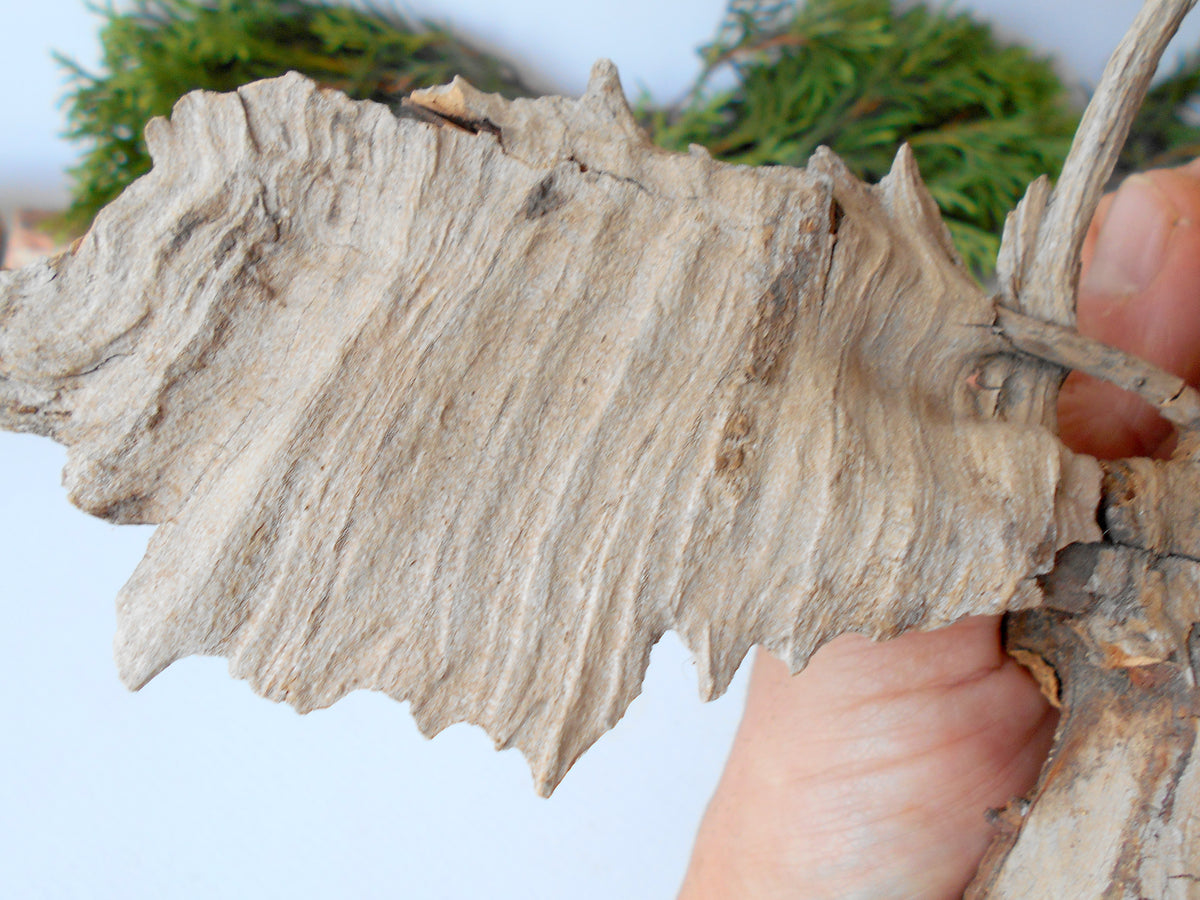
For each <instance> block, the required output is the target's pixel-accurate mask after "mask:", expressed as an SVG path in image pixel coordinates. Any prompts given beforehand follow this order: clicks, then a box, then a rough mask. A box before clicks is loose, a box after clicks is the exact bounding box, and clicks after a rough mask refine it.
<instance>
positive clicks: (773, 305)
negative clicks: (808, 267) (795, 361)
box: [746, 263, 802, 384]
mask: <svg viewBox="0 0 1200 900" xmlns="http://www.w3.org/2000/svg"><path fill="white" fill-rule="evenodd" d="M801 282H802V278H801V273H800V271H799V266H798V265H797V264H795V263H793V264H789V265H788V267H787V268H785V269H784V270H783V271H782V272H780V273H779V274H778V275H777V276H776V277H775V280H774V281H773V282H771V286H770V287H769V288H767V290H766V293H764V294H763V295H762V297H760V298H759V300H758V315H757V316H756V318H755V322H754V330H753V332H752V334H751V339H750V362H749V364H748V365H747V366H746V374H747V376H748V377H749V378H750V380H752V381H758V382H762V383H763V384H770V383H772V382H773V381H775V380H776V378H778V376H779V374H780V372H781V371H782V369H783V365H782V362H783V361H784V359H785V358H786V356H787V351H788V350H789V349H790V348H791V346H792V344H793V343H795V339H796V316H797V308H798V305H799V293H800V284H801Z"/></svg>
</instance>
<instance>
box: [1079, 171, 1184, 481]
mask: <svg viewBox="0 0 1200 900" xmlns="http://www.w3.org/2000/svg"><path fill="white" fill-rule="evenodd" d="M1078 327H1079V330H1080V331H1081V332H1082V333H1083V334H1086V335H1088V336H1090V337H1093V338H1096V339H1097V340H1100V341H1103V342H1104V343H1106V344H1110V345H1111V346H1114V347H1118V348H1120V349H1122V350H1125V351H1126V352H1129V353H1133V354H1134V355H1136V356H1140V357H1142V358H1143V359H1146V360H1149V361H1150V362H1153V363H1155V364H1157V365H1159V366H1161V367H1163V368H1164V369H1167V370H1169V371H1171V372H1173V373H1175V374H1176V375H1179V376H1181V377H1183V378H1185V379H1187V380H1188V381H1189V382H1191V383H1195V382H1196V381H1197V380H1200V160H1197V161H1196V162H1193V163H1191V164H1189V165H1187V166H1184V167H1182V168H1180V169H1161V170H1157V171H1152V172H1147V173H1145V174H1139V175H1132V176H1130V177H1129V178H1127V179H1126V180H1125V182H1124V183H1123V184H1122V185H1121V188H1120V190H1118V191H1117V193H1116V194H1115V195H1111V196H1109V197H1106V198H1105V199H1104V200H1103V201H1102V202H1101V204H1100V207H1099V209H1098V210H1097V213H1096V217H1095V219H1094V220H1093V222H1092V227H1091V230H1090V232H1089V234H1088V237H1087V240H1086V242H1085V244H1084V250H1083V275H1082V278H1081V279H1080V285H1079V305H1078ZM1059 427H1060V431H1061V434H1062V437H1063V440H1064V441H1065V442H1066V443H1067V444H1068V445H1069V446H1070V447H1072V448H1073V449H1075V450H1078V451H1080V452H1083V453H1089V454H1092V455H1093V456H1097V457H1100V458H1114V457H1121V456H1150V455H1155V454H1156V453H1162V452H1164V451H1165V450H1167V449H1169V446H1170V442H1171V438H1172V431H1171V426H1170V425H1168V424H1167V423H1166V422H1165V421H1164V420H1163V419H1162V418H1160V417H1159V416H1158V414H1157V413H1156V412H1155V411H1154V410H1153V408H1152V407H1150V406H1149V405H1148V404H1146V403H1145V402H1144V401H1142V400H1140V399H1138V398H1137V397H1134V396H1133V395H1132V394H1128V393H1126V392H1124V391H1121V390H1119V389H1118V388H1115V387H1113V386H1111V385H1108V384H1104V383H1100V382H1097V381H1095V380H1093V379H1091V378H1088V377H1087V376H1083V375H1080V374H1079V373H1072V374H1071V375H1070V377H1068V379H1067V381H1066V383H1065V384H1064V385H1063V390H1062V393H1061V394H1060V396H1059Z"/></svg>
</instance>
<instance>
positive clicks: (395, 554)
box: [0, 64, 1100, 791]
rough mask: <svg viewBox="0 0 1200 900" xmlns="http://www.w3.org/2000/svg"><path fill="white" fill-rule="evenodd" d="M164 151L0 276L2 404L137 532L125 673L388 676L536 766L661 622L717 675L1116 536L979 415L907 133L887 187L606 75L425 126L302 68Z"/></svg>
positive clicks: (559, 756) (1078, 496)
mask: <svg viewBox="0 0 1200 900" xmlns="http://www.w3.org/2000/svg"><path fill="white" fill-rule="evenodd" d="M148 140H149V143H150V148H151V152H152V154H153V156H154V158H155V168H154V170H153V172H152V173H151V174H150V175H148V176H147V177H145V178H144V179H142V180H141V181H139V182H138V183H137V184H136V185H134V186H133V187H132V188H131V189H130V190H129V191H127V192H126V193H125V194H124V195H123V196H122V197H121V198H120V199H119V200H118V201H117V202H116V203H114V204H113V205H112V206H111V207H110V208H109V209H108V210H106V211H105V212H104V214H103V215H102V216H101V217H100V218H99V219H98V220H97V222H96V225H95V226H94V228H93V229H92V230H91V232H90V233H89V234H88V235H87V236H86V237H85V238H84V240H83V241H82V243H81V244H80V245H79V247H78V248H77V250H76V251H75V252H74V253H72V254H67V255H64V256H61V257H57V258H55V259H53V260H51V261H49V262H47V263H45V264H44V265H40V266H32V267H30V268H27V269H24V270H20V271H17V272H13V273H5V274H0V325H2V327H3V332H2V333H0V376H2V378H3V380H0V397H3V402H4V405H3V407H2V408H0V424H3V425H4V426H5V427H7V428H13V429H18V430H27V431H34V432H37V433H41V434H46V435H49V436H51V437H53V438H55V439H56V440H59V441H60V442H62V443H64V444H66V445H67V446H68V447H69V448H70V455H69V462H68V467H67V472H66V482H67V485H68V488H69V490H70V494H71V498H72V500H73V501H74V502H75V503H77V504H78V505H80V506H81V507H83V508H84V509H86V510H88V511H90V512H93V513H95V514H97V515H100V516H103V517H105V518H108V519H111V520H113V521H118V522H156V523H161V525H160V528H159V529H158V531H157V532H156V533H155V535H154V537H153V538H152V540H151V545H150V549H149V551H148V553H147V556H146V559H145V561H144V562H143V563H142V564H141V565H140V566H139V568H138V570H137V571H136V572H135V573H134V575H133V578H132V579H131V580H130V582H129V583H128V584H127V585H126V587H125V589H124V590H123V591H122V593H121V596H120V597H119V599H118V615H119V620H118V635H117V660H118V665H119V668H120V671H121V675H122V677H123V678H124V679H125V681H126V682H127V683H128V684H130V685H131V686H133V687H137V686H140V685H141V684H144V683H145V682H146V681H147V680H148V679H150V678H151V677H153V676H154V675H155V674H156V673H157V672H159V671H161V670H162V669H163V668H164V667H165V666H167V665H169V664H170V663H171V662H172V661H173V660H175V659H178V658H179V657H181V656H184V655H188V654H192V653H203V654H218V655H223V656H226V657H228V658H229V660H230V668H231V671H232V672H233V673H234V674H235V675H237V676H239V677H243V678H246V679H247V680H249V681H250V682H251V684H252V685H253V686H254V687H255V689H256V690H258V691H260V692H261V693H263V694H264V695H266V696H268V697H272V698H275V699H280V700H287V701H289V702H290V703H292V704H294V705H295V706H296V707H297V708H299V709H301V710H307V709H312V708H314V707H319V706H324V705H328V704H329V703H332V702H334V701H335V700H336V699H338V698H339V697H340V696H342V695H343V694H345V693H347V692H348V691H351V690H354V689H356V688H374V689H378V690H383V691H386V692H387V693H389V694H391V695H392V696H395V697H397V698H398V699H404V700H410V701H411V702H412V710H413V714H414V716H415V717H416V718H417V721H418V723H419V724H420V726H421V727H422V729H423V730H425V731H427V732H436V731H437V730H439V729H441V728H444V727H445V726H447V725H449V724H451V723H453V722H456V721H460V720H463V719H465V720H468V721H472V722H476V723H478V724H480V725H482V726H483V727H484V728H485V729H486V730H487V731H488V733H489V734H491V735H492V737H493V738H494V739H495V740H496V741H497V743H498V744H499V745H502V746H504V745H515V746H518V747H520V748H521V749H522V750H523V751H524V752H525V753H526V755H527V757H529V759H530V761H531V764H532V766H533V769H534V773H535V777H536V780H537V783H538V786H539V788H540V789H542V790H544V791H548V790H550V789H551V788H552V787H553V786H554V785H555V784H556V783H557V782H558V781H559V780H560V778H561V777H562V775H563V774H564V772H565V771H566V769H567V767H568V766H569V765H570V764H571V762H573V761H574V760H575V759H576V758H577V756H578V755H579V754H580V753H581V752H582V751H583V750H584V749H585V748H586V747H587V746H589V745H590V744H591V743H592V742H593V741H594V740H595V739H596V737H598V736H599V735H600V734H601V733H602V732H603V731H604V730H606V729H607V728H609V727H611V726H612V724H613V723H614V722H615V721H616V720H617V719H618V718H619V717H620V716H621V714H622V713H623V712H624V710H625V708H626V707H627V705H628V704H629V702H630V700H631V699H632V698H633V697H634V696H635V695H636V694H637V692H638V689H639V686H640V684H641V679H642V676H643V673H644V671H645V667H646V664H647V660H648V656H649V652H650V648H651V646H652V645H653V644H654V642H655V641H657V640H658V638H659V637H660V636H661V635H662V633H663V632H664V631H665V630H666V629H668V628H673V629H675V630H677V631H678V632H679V633H680V634H681V635H682V636H683V639H684V641H685V642H686V643H687V645H688V646H689V647H690V648H691V650H692V651H693V653H694V654H695V656H696V659H697V662H698V666H699V669H700V677H701V682H702V691H703V693H704V694H705V695H706V696H713V695H716V694H718V693H720V692H721V691H722V690H723V689H724V688H725V686H726V685H727V684H728V682H729V679H730V678H731V677H732V675H733V673H734V670H735V669H736V667H737V666H738V664H739V663H740V661H741V659H742V657H743V656H744V654H745V653H746V650H747V649H748V648H749V647H750V646H751V645H752V644H755V643H761V644H765V645H766V646H767V647H769V648H771V649H772V650H774V651H775V652H776V653H778V654H779V655H781V656H782V657H784V658H785V659H788V660H790V661H791V664H792V666H793V667H794V668H798V667H800V666H802V665H803V663H804V661H805V660H806V659H807V658H808V656H809V655H810V654H811V653H812V652H813V650H814V649H815V648H816V647H817V646H818V645H819V644H821V643H822V642H823V641H825V640H827V639H829V638H831V637H833V636H835V635H837V634H840V633H842V632H845V631H861V632H865V633H867V634H871V635H873V636H876V637H885V636H889V635H893V634H896V633H899V632H900V631H903V630H905V629H908V628H918V627H932V626H935V625H939V624H943V623H946V622H949V621H952V620H954V619H956V618H958V617H960V616H963V615H966V614H970V613H981V612H1000V611H1003V610H1005V609H1012V608H1020V607H1024V606H1029V605H1031V604H1033V603H1036V602H1037V601H1038V599H1039V591H1038V589H1037V582H1036V578H1037V576H1038V575H1040V574H1043V573H1045V572H1047V571H1048V570H1049V569H1050V567H1051V565H1052V563H1053V559H1054V555H1055V552H1056V551H1057V550H1058V549H1060V548H1061V547H1063V546H1066V545H1068V544H1070V543H1072V542H1076V541H1080V540H1089V539H1095V538H1097V537H1098V536H1099V532H1098V529H1097V528H1096V525H1095V522H1094V510H1095V508H1096V504H1097V502H1098V497H1099V481H1100V471H1099V468H1098V467H1097V466H1096V465H1095V463H1094V462H1093V461H1091V460H1089V459H1087V458H1081V457H1077V456H1074V455H1073V454H1071V453H1069V452H1068V451H1066V450H1065V448H1063V447H1062V446H1061V445H1060V444H1059V443H1058V441H1057V440H1056V439H1055V438H1054V437H1053V436H1052V435H1051V434H1050V433H1049V432H1047V431H1045V430H1043V429H1041V428H1039V427H1036V426H1027V425H1023V424H1021V423H1019V422H1015V421H1007V422H1001V421H999V420H998V419H996V418H995V417H994V416H993V415H992V413H991V410H990V408H989V406H988V396H987V395H988V394H989V392H990V390H991V389H990V388H989V387H988V386H987V385H985V384H983V383H982V382H981V381H980V378H979V373H980V371H981V367H982V366H983V365H984V364H985V361H988V360H991V359H994V358H995V357H997V356H1008V357H1009V358H1010V360H1011V359H1013V357H1012V353H1011V351H1010V350H1009V349H1008V346H1007V344H1006V343H1005V341H1004V340H1003V339H1002V338H1001V337H1000V336H998V335H996V334H995V333H994V332H993V331H992V329H991V324H992V321H993V318H994V312H993V309H992V303H991V300H990V299H989V298H988V297H986V296H985V295H984V294H983V292H982V291H981V290H980V289H979V288H978V287H977V286H976V285H975V283H974V282H973V281H972V279H971V278H970V276H969V275H968V273H966V272H965V271H964V270H963V268H962V267H961V265H960V264H959V262H958V260H957V258H956V256H955V254H954V251H953V248H952V246H951V244H950V241H949V238H948V236H947V233H946V231H945V229H944V227H943V225H942V223H941V221H940V218H939V216H938V213H937V210H936V207H935V205H934V203H933V201H932V199H931V198H930V197H929V196H928V194H927V192H926V191H925V190H924V188H923V186H922V185H921V183H920V181H919V179H918V177H917V173H916V169H915V166H914V165H913V162H912V158H911V155H910V154H909V152H908V151H907V150H906V149H904V150H901V152H900V154H899V156H898V157H897V162H896V166H895V168H894V170H893V172H892V173H891V175H889V176H888V177H887V178H886V179H885V180H884V181H883V182H882V183H881V184H880V185H879V186H877V187H867V186H864V185H862V184H860V183H858V182H857V181H855V180H854V179H853V178H851V177H850V176H849V174H848V173H847V172H846V170H845V169H844V167H843V166H842V165H841V163H840V162H839V161H838V160H837V159H836V158H835V157H834V156H833V155H832V154H830V153H828V152H827V151H822V152H821V153H819V154H818V155H817V156H816V157H815V158H814V160H813V162H812V164H811V165H810V166H809V168H808V169H807V170H804V171H796V170H789V169H784V168H776V169H767V170H753V169H747V168H739V167H734V166H729V165H724V164H720V163H717V162H714V161H713V160H711V159H710V158H709V157H708V156H707V155H706V154H705V153H704V152H703V151H700V150H696V151H694V152H693V153H691V154H690V155H676V154H668V153H665V152H663V151H660V150H657V149H656V148H654V147H652V146H651V145H650V144H649V143H648V141H647V140H646V138H645V136H644V135H643V134H642V132H641V131H640V130H639V129H638V127H637V126H636V124H635V122H634V120H633V117H632V115H631V113H630V112H629V109H628V107H627V106H626V103H625V100H624V97H623V95H622V93H621V90H620V87H619V84H618V82H617V79H616V74H615V71H614V70H613V69H612V67H611V65H609V64H600V65H599V66H598V67H597V68H596V70H595V72H594V76H593V79H592V82H591V84H590V86H589V89H588V91H587V93H586V95H585V96H584V97H583V98H582V99H581V100H578V101H571V100H564V99H558V98H546V99H542V100H538V101H532V102H525V101H516V102H512V103H510V102H508V101H505V100H502V99H500V98H499V97H494V96H489V95H484V94H480V93H479V92H477V91H475V90H474V89H472V88H471V87H470V86H469V85H466V84H464V83H462V82H456V83H455V84H454V85H452V86H450V87H448V88H446V89H442V90H438V91H431V92H425V93H424V94H422V95H420V96H419V97H416V98H414V107H413V116H412V117H411V118H407V119H405V118H401V119H397V118H396V117H394V116H393V115H392V114H391V113H389V112H388V111H387V110H386V109H385V108H384V107H382V106H378V105H374V104H370V103H352V102H350V101H348V100H347V99H346V98H345V97H343V96H341V95H339V94H336V93H333V92H329V91H324V90H319V89H317V88H316V87H315V86H314V85H313V84H311V83H310V82H308V81H305V80H304V79H302V78H300V77H298V76H288V77H285V78H283V79H279V80H274V81H268V82H263V83H259V84H256V85H253V86H249V87H246V88H243V89H242V90H240V91H238V92H237V93H235V94H228V95H213V94H207V95H206V94H194V95H190V96H189V97H187V98H185V99H184V100H182V101H181V102H180V104H179V105H178V106H177V108H176V110H175V113H174V115H173V117H172V119H171V121H170V122H167V121H162V120H160V121H156V122H154V123H152V125H151V126H150V128H149V130H148ZM1029 364H1030V365H1038V364H1037V363H1034V362H1030V363H1029ZM1015 365H1018V366H1019V365H1021V363H1015Z"/></svg>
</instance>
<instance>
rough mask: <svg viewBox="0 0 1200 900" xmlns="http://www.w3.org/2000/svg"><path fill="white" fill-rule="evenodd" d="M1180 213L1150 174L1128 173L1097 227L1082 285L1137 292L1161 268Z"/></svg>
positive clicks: (1101, 291) (1099, 289) (1105, 290)
mask: <svg viewBox="0 0 1200 900" xmlns="http://www.w3.org/2000/svg"><path fill="white" fill-rule="evenodd" d="M1178 218H1179V210H1178V209H1176V207H1175V204H1174V203H1172V202H1171V199H1170V198H1169V197H1168V196H1167V195H1166V194H1165V193H1163V192H1162V191H1161V190H1160V189H1159V188H1158V187H1157V185H1155V183H1154V182H1153V181H1152V180H1151V179H1150V178H1147V177H1146V176H1145V175H1131V176H1129V177H1128V178H1126V179H1125V182H1124V183H1123V184H1122V185H1121V188H1120V190H1118V191H1117V195H1116V197H1114V198H1113V203H1112V206H1111V207H1109V210H1108V215H1107V216H1106V217H1105V219H1104V224H1103V225H1102V226H1101V228H1100V237H1099V238H1098V239H1097V241H1096V248H1095V250H1094V252H1093V254H1092V262H1091V265H1090V266H1089V267H1088V271H1087V273H1086V274H1085V275H1084V278H1083V283H1082V284H1081V285H1080V288H1081V289H1082V290H1085V291H1089V292H1093V293H1099V294H1136V293H1138V292H1139V291H1141V290H1143V289H1144V288H1146V287H1147V286H1148V285H1149V284H1150V282H1152V281H1153V280H1154V277H1155V276H1156V275H1157V274H1158V272H1159V270H1160V269H1161V268H1162V265H1163V261H1164V257H1165V255H1166V249H1167V239H1168V238H1169V237H1170V236H1171V229H1172V228H1173V227H1174V225H1175V221H1176V219H1178Z"/></svg>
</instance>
